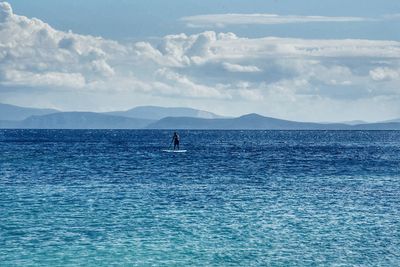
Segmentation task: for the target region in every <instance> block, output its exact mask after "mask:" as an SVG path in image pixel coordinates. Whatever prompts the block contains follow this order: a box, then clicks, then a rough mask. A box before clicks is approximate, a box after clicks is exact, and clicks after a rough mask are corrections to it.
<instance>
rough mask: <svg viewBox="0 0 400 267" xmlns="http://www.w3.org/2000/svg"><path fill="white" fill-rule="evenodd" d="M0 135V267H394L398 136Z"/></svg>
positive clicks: (399, 208) (399, 235)
mask: <svg viewBox="0 0 400 267" xmlns="http://www.w3.org/2000/svg"><path fill="white" fill-rule="evenodd" d="M180 135H181V139H182V147H181V148H182V149H187V150H188V152H187V153H165V152H162V150H163V149H166V148H168V144H169V142H170V139H171V136H172V133H171V132H168V131H122V130H121V131H117V130H113V131H105V130H96V131H88V130H82V131H79V130H0V155H1V157H0V215H1V216H0V265H1V266H112V265H117V266H316V265H325V266H331V265H336V266H354V265H356V266H400V132H396V131H382V132H380V131H370V132H369V131H354V132H352V131H348V132H346V131H343V132H342V131H181V132H180Z"/></svg>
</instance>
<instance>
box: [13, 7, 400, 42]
mask: <svg viewBox="0 0 400 267" xmlns="http://www.w3.org/2000/svg"><path fill="white" fill-rule="evenodd" d="M9 3H11V4H12V6H13V9H14V11H15V13H17V14H24V15H25V16H28V17H37V18H40V19H42V20H43V21H46V22H47V23H49V24H50V25H52V26H53V27H55V28H57V29H60V30H69V29H71V30H73V31H74V32H77V33H82V34H92V35H99V36H103V37H107V38H111V39H118V40H123V39H138V38H141V39H142V38H148V37H160V36H164V35H167V34H175V33H181V32H185V33H196V32H199V29H188V28H187V27H185V24H184V23H182V22H180V21H179V19H180V18H181V17H185V16H192V15H199V14H222V13H272V14H279V15H305V16H307V15H320V16H359V17H366V18H380V17H382V16H384V15H387V14H393V13H399V12H400V2H399V1H397V0H385V1H377V0H374V1H371V0H352V1H348V0H335V1H332V0H324V1H321V0H306V1H304V0H303V1H301V0H300V1H299V0H272V1H271V0H270V1H268V0H258V1H237V0H236V1H235V0H225V1H215V0H204V1H198V0H184V1H183V0H182V1H176V0H175V1H165V0H149V1H131V0H119V1H115V0H114V1H112V0H85V1H80V0H68V1H66V0H57V1H54V0H35V1H26V0H25V1H21V0H16V1H12V0H11V1H9ZM399 27H400V21H395V22H393V21H389V22H388V21H379V22H364V23H357V22H356V23H345V24H339V25H338V24H337V23H329V22H328V23H322V24H314V25H310V24H304V25H274V26H265V25H264V26H258V27H235V28H233V27H228V28H227V29H226V30H234V31H235V33H237V34H240V35H241V36H248V37H262V36H266V35H274V36H282V37H304V38H370V39H390V40H400V31H399V30H398V28H399ZM116 29H118V30H116ZM383 29H384V30H383Z"/></svg>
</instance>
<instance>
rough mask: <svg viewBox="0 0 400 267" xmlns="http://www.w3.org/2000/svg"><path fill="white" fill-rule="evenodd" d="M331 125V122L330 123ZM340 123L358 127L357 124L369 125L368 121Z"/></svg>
mask: <svg viewBox="0 0 400 267" xmlns="http://www.w3.org/2000/svg"><path fill="white" fill-rule="evenodd" d="M328 123H329V122H328ZM340 123H344V124H348V125H357V124H368V122H366V121H361V120H355V121H342V122H340Z"/></svg>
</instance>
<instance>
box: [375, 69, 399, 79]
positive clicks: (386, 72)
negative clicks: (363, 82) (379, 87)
mask: <svg viewBox="0 0 400 267" xmlns="http://www.w3.org/2000/svg"><path fill="white" fill-rule="evenodd" d="M369 75H370V76H371V79H372V80H374V81H387V80H396V79H399V80H400V69H399V70H394V69H391V68H387V67H379V68H375V69H373V70H371V71H370V72H369Z"/></svg>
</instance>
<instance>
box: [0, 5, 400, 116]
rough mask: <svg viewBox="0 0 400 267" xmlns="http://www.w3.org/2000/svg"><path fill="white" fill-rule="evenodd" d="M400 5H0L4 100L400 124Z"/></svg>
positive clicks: (0, 90) (70, 106)
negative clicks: (398, 120)
mask: <svg viewBox="0 0 400 267" xmlns="http://www.w3.org/2000/svg"><path fill="white" fill-rule="evenodd" d="M398 29H400V1H398V0H385V1H377V0H363V1H360V0H352V1H343V0H335V1H332V0H325V1H320V0H260V1H251V0H247V1H237V0H226V1H216V0H203V1H198V0H196V1H194V0H185V1H183V0H181V1H178V0H171V1H165V0H157V1H156V0H147V1H128V0H119V1H115V0H114V1H111V0H86V1H78V0H68V1H66V0H58V1H53V0H35V1H28V0H15V1H13V0H10V1H8V2H2V1H0V102H1V103H8V104H15V105H21V106H29V107H43V108H57V109H60V110H66V111H67V110H88V111H111V110H125V109H129V108H132V107H135V106H141V105H160V106H185V107H193V108H199V109H203V110H208V111H212V112H215V113H218V114H221V115H227V116H238V115H243V114H247V113H259V114H261V115H265V116H271V117H277V118H283V119H290V120H298V121H319V122H321V121H323V122H328V121H352V120H365V121H381V120H388V119H393V118H400V30H398Z"/></svg>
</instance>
